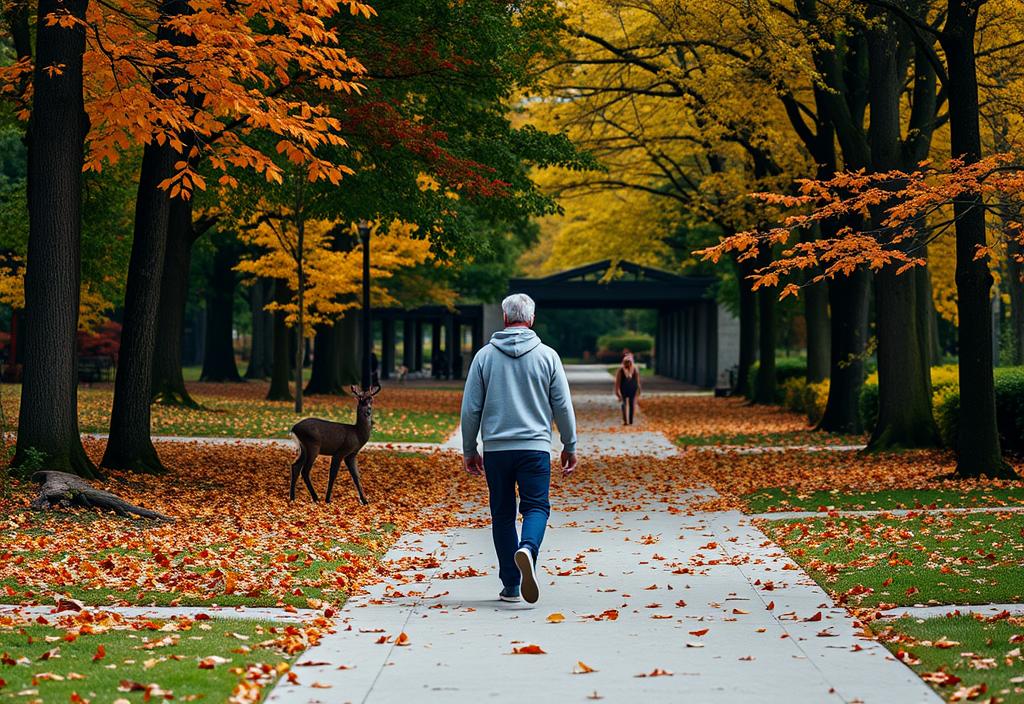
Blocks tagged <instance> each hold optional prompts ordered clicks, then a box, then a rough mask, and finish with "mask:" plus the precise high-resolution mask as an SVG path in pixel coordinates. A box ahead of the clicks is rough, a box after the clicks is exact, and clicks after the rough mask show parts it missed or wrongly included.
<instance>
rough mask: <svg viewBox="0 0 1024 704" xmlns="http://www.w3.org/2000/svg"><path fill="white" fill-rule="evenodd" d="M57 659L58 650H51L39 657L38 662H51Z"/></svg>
mask: <svg viewBox="0 0 1024 704" xmlns="http://www.w3.org/2000/svg"><path fill="white" fill-rule="evenodd" d="M59 657H60V648H53V649H52V650H47V651H46V652H45V653H43V654H42V655H40V656H39V659H40V660H52V659H53V658H59Z"/></svg>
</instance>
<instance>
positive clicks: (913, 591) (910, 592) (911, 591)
mask: <svg viewBox="0 0 1024 704" xmlns="http://www.w3.org/2000/svg"><path fill="white" fill-rule="evenodd" d="M919 591H921V590H920V589H918V588H917V587H907V596H913V595H914V594H917V593H918V592H919Z"/></svg>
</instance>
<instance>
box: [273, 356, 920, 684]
mask: <svg viewBox="0 0 1024 704" xmlns="http://www.w3.org/2000/svg"><path fill="white" fill-rule="evenodd" d="M569 371H570V374H571V375H572V376H571V379H572V380H573V385H574V393H575V394H576V399H575V400H576V402H577V405H578V408H579V410H580V415H581V417H583V418H584V420H585V422H582V423H581V430H580V448H581V450H580V451H581V454H582V456H583V459H584V460H586V458H587V456H594V455H595V454H604V455H608V454H620V455H637V454H649V455H667V454H671V453H674V452H675V448H674V447H673V446H672V445H671V443H670V442H669V441H668V440H667V439H666V438H665V437H664V436H661V435H659V434H657V433H652V432H642V431H641V432H616V431H614V430H612V426H613V425H615V424H616V416H617V413H618V408H617V405H616V404H615V400H614V398H613V397H612V395H611V388H610V386H605V389H604V392H603V393H600V394H592V393H584V392H581V390H580V386H581V385H583V384H586V385H590V384H594V385H596V384H598V383H599V379H598V377H597V374H593V375H592V376H591V372H592V371H593V370H580V371H577V370H576V369H573V368H570V370H569ZM605 373H606V374H607V372H605ZM584 374H586V375H587V376H583V375H584ZM603 382H604V383H605V384H608V379H607V377H605V379H604V380H603ZM606 418H607V419H608V420H607V421H605V420H603V419H606ZM453 449H457V446H456V448H453ZM581 471H585V465H584V469H583V470H581ZM637 492H638V496H637V499H638V500H640V501H643V500H644V499H645V496H646V495H645V492H644V489H643V487H637ZM699 493H700V495H705V496H706V495H713V491H712V490H710V489H709V488H701V489H699ZM646 498H647V505H646V506H645V507H644V508H643V509H642V510H631V511H613V510H605V509H603V508H595V507H593V506H589V505H586V497H579V496H574V497H572V498H568V499H565V501H567V502H569V503H568V504H566V503H562V504H561V505H556V506H555V507H554V512H553V514H552V518H551V530H550V532H549V533H548V536H547V538H546V539H545V543H544V546H543V549H542V553H541V558H540V562H539V569H540V573H541V580H540V581H541V585H542V592H541V601H540V603H538V604H537V605H536V607H530V606H528V605H525V604H517V605H510V604H503V603H501V602H499V601H497V599H496V596H497V592H498V589H499V583H498V580H497V577H496V573H497V565H496V562H495V558H494V552H493V547H492V545H491V538H490V531H489V529H487V528H485V527H481V528H455V529H452V530H450V531H448V532H445V533H426V534H408V535H405V536H403V537H402V538H401V540H399V542H398V543H397V544H396V545H395V546H394V548H393V549H392V550H391V551H390V552H389V553H388V555H387V556H386V557H387V559H390V560H396V561H403V560H405V561H406V562H405V564H406V565H407V566H408V568H409V569H408V570H407V571H406V572H403V573H402V574H401V575H400V576H399V577H398V578H396V579H394V580H392V581H390V582H388V583H386V584H380V585H376V586H375V587H373V588H372V590H371V592H370V593H369V594H366V595H363V596H359V597H356V598H353V599H352V600H350V601H349V603H348V604H347V605H346V606H345V608H344V609H343V611H342V613H341V615H340V617H339V622H338V625H337V628H336V632H335V633H333V634H331V635H329V636H327V637H325V638H324V639H323V640H322V641H321V644H320V645H319V646H317V647H315V648H313V649H311V650H310V651H309V652H307V653H306V654H305V655H303V656H302V657H301V658H300V662H306V663H310V664H308V665H304V666H299V667H296V673H297V674H298V678H299V683H298V684H290V683H287V682H282V683H280V684H279V685H278V686H277V688H276V689H275V690H274V691H273V692H272V693H271V694H270V696H269V698H268V700H267V701H268V702H274V703H277V704H314V703H318V702H372V703H374V704H378V703H380V704H383V703H392V702H393V703H395V704H406V703H407V702H443V703H444V704H460V703H462V702H466V703H473V704H476V703H477V702H482V701H488V702H514V703H516V704H519V703H520V702H540V703H545V704H546V703H547V702H583V701H587V700H588V699H600V700H602V701H605V702H625V703H632V702H639V701H644V702H680V701H686V700H693V701H697V702H722V703H723V704H725V703H728V704H734V703H735V702H745V701H758V702H779V703H780V704H781V703H783V702H785V703H786V704H803V703H807V704H812V703H813V704H817V703H818V702H829V701H834V702H853V701H862V702H867V703H868V704H871V703H874V702H900V703H901V704H913V703H917V702H922V703H923V702H938V701H940V700H939V698H938V697H937V696H936V695H935V694H934V693H933V692H932V691H931V690H930V689H929V688H928V687H927V685H925V684H924V683H923V682H922V681H921V680H920V679H919V678H918V677H917V676H916V675H915V674H914V673H913V672H912V671H911V670H910V669H909V668H907V667H906V666H905V665H903V664H902V663H900V662H899V661H897V660H896V659H895V658H893V657H892V656H891V655H890V654H889V652H888V651H887V650H886V649H885V648H884V647H883V646H881V645H880V644H878V643H876V642H873V641H870V640H865V639H863V638H862V637H861V636H860V629H859V628H858V627H857V625H856V624H855V622H854V620H853V619H852V618H851V617H850V616H849V615H848V614H847V612H846V611H845V610H844V609H842V608H840V607H837V606H835V605H834V604H833V603H832V601H831V600H830V599H829V597H828V595H827V594H826V593H825V592H824V591H822V590H821V588H820V587H818V586H817V585H816V584H815V583H814V582H813V581H812V580H811V579H810V578H809V577H807V575H806V574H805V573H804V572H803V571H801V570H800V569H799V568H798V567H797V566H796V565H795V564H794V563H793V562H792V561H791V560H790V559H789V558H788V557H787V556H786V555H785V553H783V551H782V550H781V549H780V548H779V547H778V546H776V545H774V544H773V543H771V542H770V541H768V540H767V538H766V537H765V535H764V534H763V533H761V532H760V531H759V530H758V529H757V528H756V527H754V526H753V525H752V523H751V521H750V519H749V518H748V517H745V516H743V515H742V514H740V513H738V512H735V511H728V512H700V511H698V512H690V511H686V510H683V511H680V510H678V506H685V504H686V501H687V499H689V498H692V494H686V495H681V496H678V497H677V501H678V503H677V504H673V505H672V506H668V505H666V504H664V503H662V502H660V501H658V500H656V499H655V498H652V497H650V496H646ZM581 504H583V505H582V506H581ZM670 508H671V509H675V510H671V511H670V510H669V509H670ZM567 509H574V510H571V511H569V510H567ZM399 564H401V562H400V563H399ZM402 634H405V635H404V636H402ZM517 649H518V650H521V651H523V654H514V653H515V652H516V650H517ZM540 651H543V652H542V653H541V652H540ZM528 653H536V654H528Z"/></svg>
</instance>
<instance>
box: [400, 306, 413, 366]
mask: <svg viewBox="0 0 1024 704" xmlns="http://www.w3.org/2000/svg"><path fill="white" fill-rule="evenodd" d="M415 337H416V323H414V322H413V321H412V320H410V319H409V318H406V319H405V320H403V321H402V366H404V367H405V368H406V369H408V370H409V371H413V369H415V367H416V344H415Z"/></svg>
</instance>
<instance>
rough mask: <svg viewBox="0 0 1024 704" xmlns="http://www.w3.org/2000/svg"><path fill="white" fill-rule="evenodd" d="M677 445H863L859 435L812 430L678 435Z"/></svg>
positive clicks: (861, 437)
mask: <svg viewBox="0 0 1024 704" xmlns="http://www.w3.org/2000/svg"><path fill="white" fill-rule="evenodd" d="M676 444H677V445H701V446H704V445H734V446H738V447H800V446H804V445H814V446H820V445H863V444H864V437H863V436H860V435H839V434H835V433H824V432H817V431H814V430H796V431H792V432H781V433H719V434H710V435H680V436H678V437H677V438H676Z"/></svg>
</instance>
